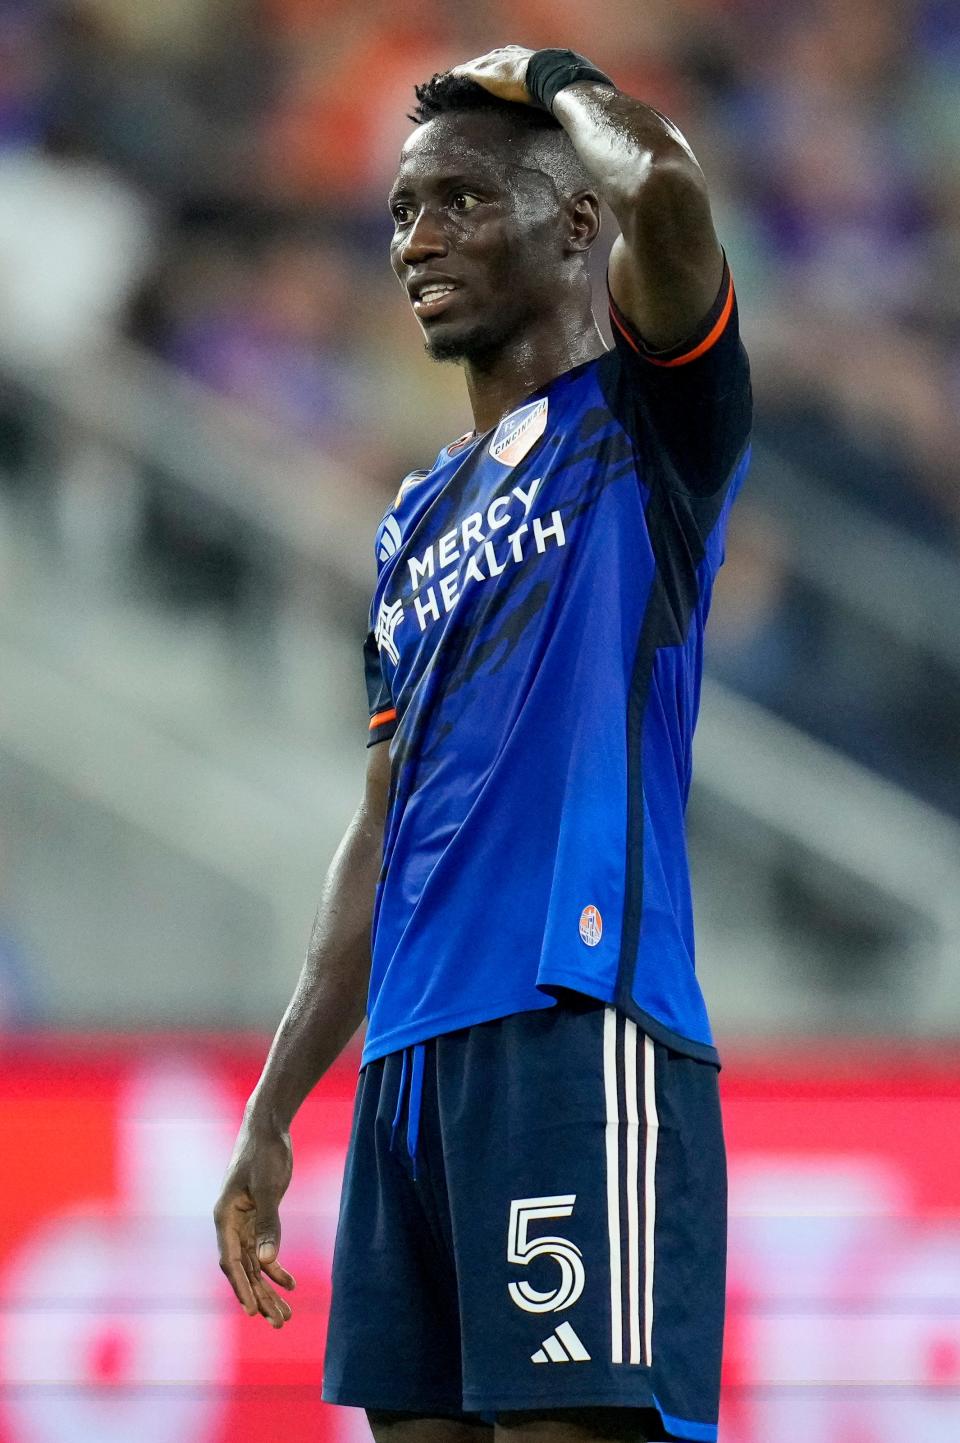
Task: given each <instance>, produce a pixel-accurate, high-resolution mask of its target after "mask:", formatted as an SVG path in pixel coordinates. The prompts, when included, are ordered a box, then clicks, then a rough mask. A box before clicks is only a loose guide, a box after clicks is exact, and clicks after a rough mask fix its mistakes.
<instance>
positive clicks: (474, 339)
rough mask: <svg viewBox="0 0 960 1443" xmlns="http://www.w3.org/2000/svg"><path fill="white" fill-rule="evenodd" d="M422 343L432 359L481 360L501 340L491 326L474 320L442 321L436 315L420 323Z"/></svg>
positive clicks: (496, 347)
mask: <svg viewBox="0 0 960 1443" xmlns="http://www.w3.org/2000/svg"><path fill="white" fill-rule="evenodd" d="M421 326H422V329H423V343H424V346H425V348H426V352H427V355H428V356H429V357H430V359H431V360H433V361H482V360H483V359H484V358H485V357H488V356H489V355H490V354H491V353H492V352H495V351H496V350H497V349H498V347H499V346H500V345H501V344H502V338H501V336H500V335H499V333H497V332H495V331H494V330H493V329H492V328H491V327H489V326H485V325H483V324H477V323H474V324H472V325H470V324H464V322H463V321H460V322H459V323H454V322H450V321H448V322H446V323H444V322H443V321H441V319H440V318H439V317H438V318H437V320H436V321H433V322H432V323H431V324H430V325H429V326H424V325H423V323H422V322H421Z"/></svg>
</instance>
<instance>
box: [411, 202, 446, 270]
mask: <svg viewBox="0 0 960 1443" xmlns="http://www.w3.org/2000/svg"><path fill="white" fill-rule="evenodd" d="M448 249H449V247H448V245H447V238H446V236H445V235H444V233H443V228H442V227H441V226H440V225H439V224H438V222H437V217H436V216H435V215H432V214H431V212H430V210H429V209H428V208H427V207H426V206H424V207H423V209H422V210H421V212H420V214H419V215H418V216H417V218H416V220H415V221H414V222H413V225H412V226H411V227H410V229H409V230H408V231H407V234H406V236H405V238H404V241H403V244H402V245H401V247H400V259H401V261H402V262H403V264H404V265H405V266H416V265H421V264H422V263H423V261H425V260H429V258H430V257H431V256H445V255H446V254H447V251H448Z"/></svg>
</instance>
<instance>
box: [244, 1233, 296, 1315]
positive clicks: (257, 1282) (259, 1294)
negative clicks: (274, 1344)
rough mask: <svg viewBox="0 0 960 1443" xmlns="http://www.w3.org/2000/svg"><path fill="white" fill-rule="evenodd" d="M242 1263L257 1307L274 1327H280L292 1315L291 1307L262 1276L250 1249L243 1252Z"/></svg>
mask: <svg viewBox="0 0 960 1443" xmlns="http://www.w3.org/2000/svg"><path fill="white" fill-rule="evenodd" d="M243 1265H244V1268H245V1269H246V1273H247V1278H248V1280H249V1282H250V1287H251V1288H252V1290H253V1295H254V1297H255V1298H256V1301H257V1308H258V1309H259V1311H260V1312H261V1313H262V1314H263V1316H264V1317H265V1318H266V1320H267V1322H268V1323H271V1324H272V1325H273V1327H275V1328H282V1327H283V1325H284V1323H286V1322H287V1321H288V1320H289V1319H290V1318H291V1317H292V1316H293V1309H292V1308H291V1307H290V1304H289V1303H288V1302H286V1301H285V1300H284V1299H283V1298H281V1297H279V1296H278V1295H277V1293H275V1292H274V1290H273V1288H272V1287H271V1286H270V1284H269V1282H268V1281H267V1279H266V1278H265V1277H264V1276H263V1273H262V1271H261V1268H260V1264H259V1263H258V1262H257V1260H256V1258H255V1257H254V1255H253V1253H252V1252H251V1251H246V1252H245V1253H244V1258H243Z"/></svg>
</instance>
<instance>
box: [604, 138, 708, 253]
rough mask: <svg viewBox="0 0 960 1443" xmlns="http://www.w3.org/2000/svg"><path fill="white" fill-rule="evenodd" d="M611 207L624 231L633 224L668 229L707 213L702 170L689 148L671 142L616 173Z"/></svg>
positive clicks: (627, 231) (629, 228) (633, 225)
mask: <svg viewBox="0 0 960 1443" xmlns="http://www.w3.org/2000/svg"><path fill="white" fill-rule="evenodd" d="M618 191H619V193H618V195H617V197H616V199H614V198H612V197H611V207H612V209H613V212H614V214H615V215H616V217H617V220H618V221H619V222H620V227H621V229H622V230H623V232H624V234H625V235H629V233H630V232H631V230H632V229H633V228H634V227H637V228H642V229H644V230H647V229H650V228H656V229H658V230H662V228H663V227H667V228H668V230H670V229H672V228H673V227H674V226H675V225H678V224H680V225H682V224H683V223H684V222H685V221H687V220H691V219H694V218H698V217H700V216H702V215H704V214H707V215H709V200H708V197H707V186H706V181H705V180H704V176H703V171H702V170H701V169H700V167H699V165H698V164H697V162H696V161H695V160H694V158H693V156H692V155H690V154H689V152H687V151H685V150H683V149H682V148H681V147H680V146H679V145H671V146H670V147H669V148H667V149H665V150H664V151H663V152H662V153H660V154H656V155H652V156H649V157H647V158H646V159H645V160H644V161H643V162H641V163H640V164H638V165H637V166H635V167H632V168H631V170H630V171H629V172H628V173H627V174H626V175H624V176H622V177H620V181H619V186H618Z"/></svg>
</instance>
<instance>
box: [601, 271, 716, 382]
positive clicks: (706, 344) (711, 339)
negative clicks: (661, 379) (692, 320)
mask: <svg viewBox="0 0 960 1443" xmlns="http://www.w3.org/2000/svg"><path fill="white" fill-rule="evenodd" d="M732 310H733V277H732V276H731V277H730V284H729V285H728V287H727V299H726V300H725V301H724V303H723V310H722V311H721V312H720V314H719V316H718V317H717V319H716V322H715V324H714V325H713V326H712V327H711V329H710V332H709V334H708V335H706V336H704V338H703V340H702V341H701V342H700V343H699V345H696V346H694V347H693V349H692V350H691V351H685V352H684V354H683V355H682V356H674V358H673V359H672V360H670V361H658V360H657V358H656V357H655V356H652V355H651V354H650V353H649V351H642V350H641V349H640V347H639V346H638V345H637V343H636V341H635V340H634V339H633V337H632V336H631V334H630V332H629V331H628V330H627V328H626V326H625V325H624V324H623V322H622V321H621V319H620V317H619V315H618V314H617V311H616V308H615V306H614V305H613V303H612V300H611V305H610V319H611V320H612V321H613V323H614V325H615V326H616V328H617V330H618V331H619V332H620V334H621V336H623V339H624V340H625V341H626V342H627V344H628V345H630V346H631V347H632V348H633V349H634V350H635V351H636V353H637V355H638V356H642V357H643V359H644V360H645V361H649V362H650V364H651V366H685V365H687V364H688V363H689V362H690V361H695V360H696V359H697V357H698V356H702V355H703V354H704V352H706V351H709V349H710V347H711V346H713V345H715V344H716V342H717V341H719V339H720V337H721V336H722V335H723V332H724V330H725V329H726V325H727V322H728V321H729V319H730V312H731V311H732Z"/></svg>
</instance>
